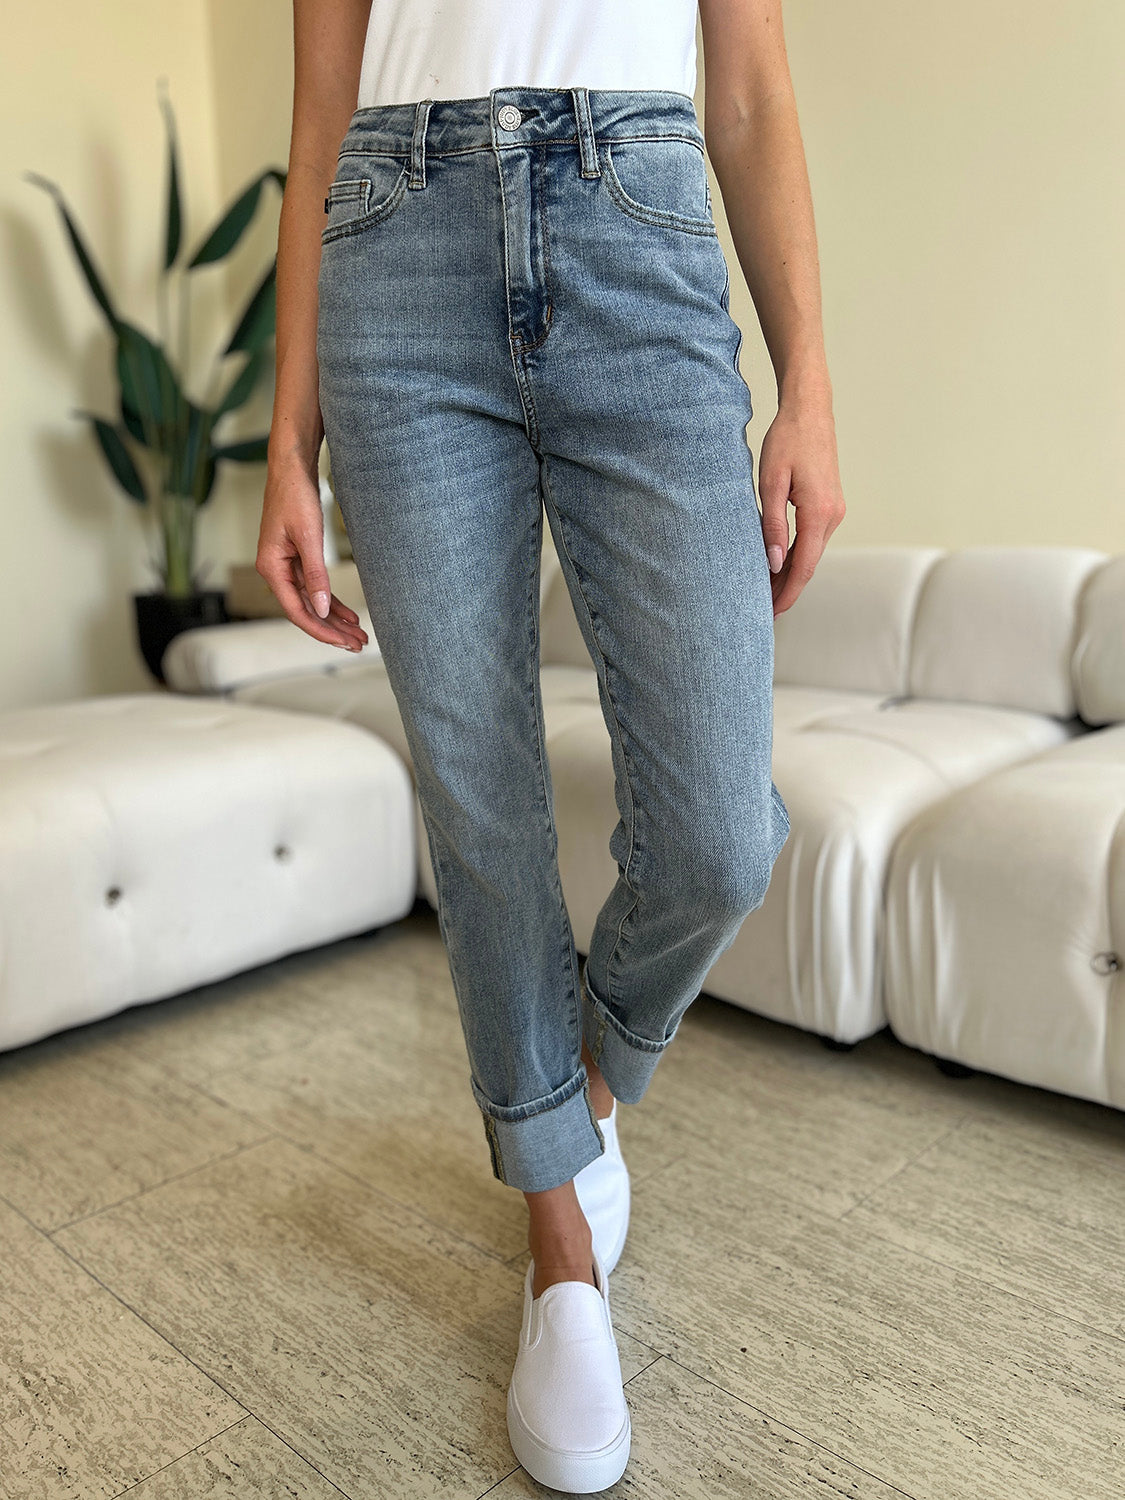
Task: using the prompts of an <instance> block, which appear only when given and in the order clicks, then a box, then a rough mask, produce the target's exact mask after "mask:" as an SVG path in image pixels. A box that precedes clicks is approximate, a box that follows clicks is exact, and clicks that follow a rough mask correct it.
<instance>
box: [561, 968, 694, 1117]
mask: <svg viewBox="0 0 1125 1500" xmlns="http://www.w3.org/2000/svg"><path fill="white" fill-rule="evenodd" d="M579 993H580V996H581V1001H582V1031H583V1034H584V1036H585V1038H586V1045H587V1047H589V1049H590V1056H591V1057H592V1058H593V1059H594V1061H595V1062H596V1063H597V1065H598V1067H599V1068H600V1069H601V1072H602V1076H603V1078H604V1079H605V1081H606V1083H607V1084H608V1085H609V1091H610V1093H611V1094H612V1095H613V1097H614V1098H615V1099H620V1101H621V1103H622V1104H639V1103H640V1101H641V1099H642V1098H643V1097H644V1094H645V1090H646V1089H647V1088H648V1086H649V1084H650V1083H651V1081H652V1075H653V1074H654V1073H655V1072H656V1065H657V1063H658V1062H659V1061H660V1059H661V1057H663V1055H664V1051H665V1048H666V1047H667V1046H668V1043H669V1042H670V1041H671V1040H672V1037H673V1036H675V1034H676V1031H677V1030H679V1026H678V1024H677V1026H676V1028H675V1030H673V1032H672V1036H669V1037H665V1039H664V1040H663V1041H662V1042H654V1041H653V1040H652V1038H651V1037H647V1036H638V1035H637V1033H636V1032H635V1031H630V1030H629V1028H628V1027H627V1026H625V1025H623V1024H622V1022H621V1021H619V1020H618V1018H617V1017H616V1016H615V1015H614V1013H613V1011H612V1010H610V1008H609V1006H608V1005H607V1004H606V1003H605V1001H604V1000H602V999H601V997H600V996H598V995H596V994H595V993H594V991H593V990H592V989H591V988H590V983H589V980H588V979H587V978H586V963H585V961H583V963H582V966H581V972H580V976H579Z"/></svg>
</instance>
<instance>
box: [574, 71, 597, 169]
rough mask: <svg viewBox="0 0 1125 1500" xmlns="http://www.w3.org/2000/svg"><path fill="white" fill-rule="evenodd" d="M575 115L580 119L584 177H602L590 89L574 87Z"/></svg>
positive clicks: (579, 137)
mask: <svg viewBox="0 0 1125 1500" xmlns="http://www.w3.org/2000/svg"><path fill="white" fill-rule="evenodd" d="M570 93H571V97H572V98H573V100H574V116H575V119H576V120H577V121H578V151H579V155H580V157H581V161H582V170H581V172H580V173H579V175H580V176H582V177H600V176H601V175H602V169H601V166H600V164H599V162H598V144H597V141H596V140H595V139H594V118H593V116H592V115H591V113H590V91H589V89H586V88H572V89H571V91H570Z"/></svg>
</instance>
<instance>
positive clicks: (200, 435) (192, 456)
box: [168, 401, 215, 505]
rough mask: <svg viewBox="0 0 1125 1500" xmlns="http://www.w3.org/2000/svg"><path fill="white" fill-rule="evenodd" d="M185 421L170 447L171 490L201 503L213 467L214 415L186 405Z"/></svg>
mask: <svg viewBox="0 0 1125 1500" xmlns="http://www.w3.org/2000/svg"><path fill="white" fill-rule="evenodd" d="M184 411H185V416H186V422H185V423H184V425H183V426H182V428H181V430H180V431H178V432H177V433H176V435H175V440H174V442H173V444H172V448H171V455H170V456H171V460H172V462H171V464H170V466H169V475H168V489H169V491H170V493H171V494H173V495H184V496H186V497H189V498H192V499H194V500H195V501H196V503H197V504H200V505H201V504H202V503H203V500H204V499H205V498H206V494H205V493H204V491H205V490H206V491H207V492H208V493H209V492H210V484H209V483H208V474H207V470H208V465H211V466H212V467H213V465H214V455H213V453H212V449H211V429H212V427H213V426H214V421H215V419H214V416H213V415H212V413H211V412H209V411H204V410H202V408H201V407H198V406H196V405H195V404H194V402H191V401H185V402H184Z"/></svg>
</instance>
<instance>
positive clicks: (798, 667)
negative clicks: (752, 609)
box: [773, 545, 942, 695]
mask: <svg viewBox="0 0 1125 1500" xmlns="http://www.w3.org/2000/svg"><path fill="white" fill-rule="evenodd" d="M941 556H942V553H941V551H940V550H939V549H938V548H935V547H905V546H904V547H892V546H887V547H879V546H871V547H847V546H842V547H833V546H831V545H830V546H829V547H828V548H827V549H826V551H825V552H824V555H823V556H822V557H821V559H820V561H819V563H818V564H817V568H816V572H815V573H814V574H813V576H812V577H811V578H810V579H809V581H808V583H806V584H805V587H804V588H803V589H802V591H801V597H800V599H799V600H798V601H797V603H796V604H795V605H794V606H793V607H792V609H787V610H786V611H785V612H784V613H783V614H780V615H777V616H776V617H775V619H774V672H773V680H774V682H775V683H784V684H786V685H788V686H794V687H798V686H803V687H816V688H834V689H843V690H845V691H850V692H863V693H876V694H881V695H886V694H896V695H897V694H901V693H904V692H906V682H907V669H908V657H909V642H910V627H911V622H912V620H913V618H914V611H915V608H916V605H917V602H918V595H919V592H920V590H921V587H922V584H923V582H924V581H925V578H926V576H927V574H928V572H929V570H930V568H931V567H932V566H933V564H934V562H935V560H936V559H938V558H940V557H941Z"/></svg>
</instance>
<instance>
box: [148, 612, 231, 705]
mask: <svg viewBox="0 0 1125 1500" xmlns="http://www.w3.org/2000/svg"><path fill="white" fill-rule="evenodd" d="M133 604H134V605H135V607H136V612H137V641H138V643H139V644H140V648H141V655H142V656H143V657H144V659H145V664H146V666H147V667H148V669H149V671H150V672H151V673H152V675H153V676H154V677H155V678H156V680H157V682H163V681H164V673H163V671H162V670H161V665H160V664H161V662H162V660H163V658H164V652H165V650H166V649H167V647H168V644H169V642H171V641H173V640H174V639H175V638H176V636H178V635H179V634H181V632H182V631H185V630H193V629H194V628H195V627H196V626H197V625H225V624H226V623H227V622H228V621H229V620H230V615H229V614H228V613H227V596H226V593H225V592H224V591H223V590H222V589H203V590H202V591H201V592H200V593H198V594H189V595H188V596H187V597H186V598H183V599H177V598H173V597H172V596H171V595H169V594H134V595H133Z"/></svg>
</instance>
